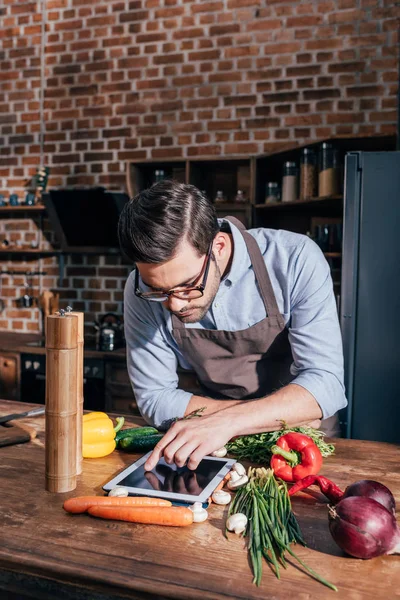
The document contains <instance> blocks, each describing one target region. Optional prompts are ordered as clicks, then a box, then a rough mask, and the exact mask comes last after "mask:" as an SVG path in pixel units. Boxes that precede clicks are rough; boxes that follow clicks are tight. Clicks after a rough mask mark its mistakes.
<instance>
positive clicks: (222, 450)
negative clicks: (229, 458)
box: [211, 446, 228, 458]
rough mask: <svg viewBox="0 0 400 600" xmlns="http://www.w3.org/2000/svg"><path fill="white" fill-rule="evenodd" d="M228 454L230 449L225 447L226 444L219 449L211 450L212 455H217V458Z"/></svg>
mask: <svg viewBox="0 0 400 600" xmlns="http://www.w3.org/2000/svg"><path fill="white" fill-rule="evenodd" d="M227 454H228V450H227V449H226V448H225V446H222V448H219V449H218V450H214V452H211V456H216V457H217V458H224V456H226V455H227Z"/></svg>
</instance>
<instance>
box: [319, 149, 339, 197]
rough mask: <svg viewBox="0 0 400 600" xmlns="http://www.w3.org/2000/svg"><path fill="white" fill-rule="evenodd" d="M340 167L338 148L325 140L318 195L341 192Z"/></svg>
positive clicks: (330, 194) (321, 153)
mask: <svg viewBox="0 0 400 600" xmlns="http://www.w3.org/2000/svg"><path fill="white" fill-rule="evenodd" d="M339 177H340V169H339V157H338V151H337V148H335V147H334V146H333V145H332V144H331V143H330V142H323V143H322V145H321V149H320V154H319V175H318V196H320V197H323V196H337V195H338V194H340V181H339Z"/></svg>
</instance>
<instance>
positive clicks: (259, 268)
mask: <svg viewBox="0 0 400 600" xmlns="http://www.w3.org/2000/svg"><path fill="white" fill-rule="evenodd" d="M225 220H226V221H229V222H230V223H232V224H233V225H235V226H236V227H237V228H238V229H239V231H240V233H241V234H242V236H243V239H244V241H245V243H246V247H247V251H248V253H249V256H250V260H251V264H252V267H253V270H254V274H255V276H256V280H257V283H258V287H259V288H260V294H261V297H262V299H263V302H264V306H265V310H266V311H267V315H268V316H269V317H278V318H279V319H281V313H280V312H279V308H278V304H277V302H276V298H275V294H274V289H273V287H272V283H271V280H270V278H269V274H268V271H267V267H266V266H265V262H264V258H263V255H262V254H261V250H260V247H259V245H258V244H257V242H256V240H255V239H254V237H253V236H252V235H250V233H248V231H246V228H245V226H244V225H243V223H242V222H241V221H239V220H238V219H236V217H225Z"/></svg>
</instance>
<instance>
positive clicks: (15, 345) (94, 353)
mask: <svg viewBox="0 0 400 600" xmlns="http://www.w3.org/2000/svg"><path fill="white" fill-rule="evenodd" d="M41 339H42V336H40V335H37V334H30V333H11V332H10V333H9V332H0V352H17V353H28V354H46V348H44V347H40V346H30V345H29V343H30V342H37V341H39V340H41ZM84 354H85V357H87V358H106V359H107V360H110V359H111V360H115V361H118V362H125V361H126V349H125V348H119V349H118V350H114V351H112V352H104V351H102V350H93V349H87V348H85V347H84Z"/></svg>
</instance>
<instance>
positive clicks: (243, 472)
mask: <svg viewBox="0 0 400 600" xmlns="http://www.w3.org/2000/svg"><path fill="white" fill-rule="evenodd" d="M232 471H236V473H238V474H239V475H246V469H245V467H244V466H243V465H242V463H240V462H236V463H235V464H234V465H233V467H232Z"/></svg>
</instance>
